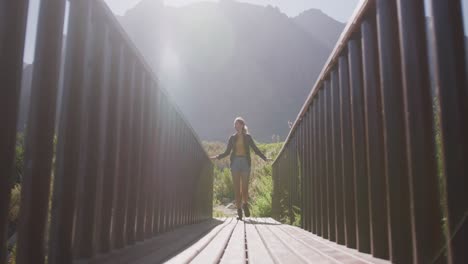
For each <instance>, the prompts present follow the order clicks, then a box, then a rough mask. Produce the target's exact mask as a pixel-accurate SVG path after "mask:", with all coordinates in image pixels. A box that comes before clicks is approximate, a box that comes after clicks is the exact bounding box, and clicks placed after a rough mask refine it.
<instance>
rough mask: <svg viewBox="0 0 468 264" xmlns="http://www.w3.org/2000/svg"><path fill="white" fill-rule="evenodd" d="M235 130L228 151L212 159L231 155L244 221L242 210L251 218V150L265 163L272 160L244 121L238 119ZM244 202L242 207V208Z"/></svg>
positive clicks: (238, 200) (239, 214)
mask: <svg viewBox="0 0 468 264" xmlns="http://www.w3.org/2000/svg"><path fill="white" fill-rule="evenodd" d="M234 128H235V129H236V131H237V133H236V134H234V135H232V136H231V137H230V138H229V141H228V145H227V148H226V151H224V153H222V154H219V155H217V156H213V157H211V158H212V159H222V158H224V157H226V156H227V155H229V154H231V173H232V180H233V184H234V194H235V196H236V207H237V215H238V219H239V220H242V209H244V213H245V216H246V217H249V216H250V211H249V206H248V203H247V202H248V200H249V176H250V165H251V159H250V148H252V149H253V150H254V152H255V153H256V154H257V155H258V156H260V157H261V158H262V159H263V160H264V161H269V160H270V159H269V158H267V157H265V155H263V153H262V152H261V151H260V150H259V149H258V147H257V146H256V145H255V142H254V141H253V139H252V136H250V134H248V132H247V126H246V125H245V121H244V119H242V118H241V117H238V118H236V119H235V120H234ZM241 200H242V207H241Z"/></svg>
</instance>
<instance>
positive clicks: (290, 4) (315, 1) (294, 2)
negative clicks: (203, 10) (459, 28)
mask: <svg viewBox="0 0 468 264" xmlns="http://www.w3.org/2000/svg"><path fill="white" fill-rule="evenodd" d="M105 1H106V3H107V4H108V5H109V7H110V8H111V9H112V11H113V12H114V13H116V14H118V15H123V14H125V12H126V11H127V10H128V9H130V8H132V7H134V6H135V5H136V4H137V3H138V2H140V1H141V0H105ZM146 1H161V0H146ZM162 1H163V2H164V4H165V5H168V6H184V5H188V4H191V3H194V2H202V1H211V2H218V1H219V0H162ZM237 1H239V2H247V3H251V4H257V5H264V6H266V5H272V6H276V7H278V8H279V9H280V10H281V11H282V12H284V13H285V14H287V15H288V16H291V17H294V16H297V15H298V14H300V13H301V12H303V11H305V10H308V9H311V8H317V9H320V10H322V11H323V12H324V13H326V14H327V15H329V16H331V17H333V18H334V19H336V20H338V21H341V22H346V21H348V19H349V18H350V16H351V15H352V13H353V11H354V9H355V8H356V6H357V5H358V3H359V2H360V0H237ZM426 1H427V0H426ZM447 1H452V0H447ZM29 3H30V6H29V19H28V27H27V34H26V47H25V54H24V61H25V62H27V63H31V62H32V61H33V58H34V39H35V38H36V33H35V31H36V24H37V14H38V9H39V3H40V0H30V1H29ZM462 3H463V13H464V14H465V17H468V0H462ZM465 34H466V35H468V18H466V19H465Z"/></svg>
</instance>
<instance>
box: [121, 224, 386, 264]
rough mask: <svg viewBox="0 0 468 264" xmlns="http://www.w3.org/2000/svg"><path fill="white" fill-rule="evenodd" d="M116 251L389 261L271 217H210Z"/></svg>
mask: <svg viewBox="0 0 468 264" xmlns="http://www.w3.org/2000/svg"><path fill="white" fill-rule="evenodd" d="M142 248H143V249H144V250H142ZM120 254H121V256H120V257H119V258H118V259H119V261H118V263H137V264H147V263H162V262H164V263H170V264H178V263H223V264H224V263H228V264H231V263H232V264H237V263H239V264H244V263H254V264H256V263H319V264H321V263H343V264H347V263H350V264H351V263H353V264H358V263H366V264H369V263H377V264H381V263H382V264H383V263H390V262H389V261H387V260H382V259H376V258H374V257H372V256H371V255H369V254H363V253H360V252H358V251H356V250H353V249H349V248H346V247H345V246H342V245H338V244H336V243H334V242H330V241H328V240H325V239H323V238H321V237H318V236H315V235H313V234H312V233H310V232H307V231H304V230H302V229H300V228H298V227H294V226H290V225H283V224H280V223H279V222H277V221H275V220H273V219H271V218H247V219H244V221H238V220H237V219H235V218H224V219H219V218H218V219H213V220H211V221H207V222H204V223H200V224H197V225H192V226H184V227H182V228H179V229H176V230H174V231H172V232H168V233H165V234H162V235H160V236H158V237H156V238H155V239H152V240H150V241H148V242H145V243H143V244H142V245H136V246H134V248H133V249H132V248H130V249H127V252H126V253H122V252H121V253H120ZM138 254H142V255H139V256H138V257H136V255H138ZM130 259H133V261H131V260H130ZM113 260H114V261H115V258H113Z"/></svg>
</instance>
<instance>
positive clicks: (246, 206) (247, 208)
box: [242, 203, 250, 217]
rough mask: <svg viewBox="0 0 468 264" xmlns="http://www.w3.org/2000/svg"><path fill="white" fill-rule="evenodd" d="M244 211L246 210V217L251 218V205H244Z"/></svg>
mask: <svg viewBox="0 0 468 264" xmlns="http://www.w3.org/2000/svg"><path fill="white" fill-rule="evenodd" d="M242 209H244V214H245V216H246V217H249V216H250V210H249V205H248V204H247V203H245V204H244V205H242Z"/></svg>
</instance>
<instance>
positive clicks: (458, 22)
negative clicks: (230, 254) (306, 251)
mask: <svg viewBox="0 0 468 264" xmlns="http://www.w3.org/2000/svg"><path fill="white" fill-rule="evenodd" d="M427 2H430V4H431V5H432V8H431V10H432V11H431V12H432V14H431V18H430V20H426V17H425V4H424V1H423V0H397V1H387V0H368V1H362V4H361V5H360V6H359V8H358V9H357V10H356V12H355V14H354V15H353V17H352V20H351V22H350V23H349V24H348V25H347V27H346V29H345V30H344V32H343V34H342V35H341V37H340V39H339V41H338V44H337V46H336V48H335V50H334V51H333V53H332V55H331V56H330V58H329V60H328V62H327V63H326V65H325V67H324V69H323V71H322V73H321V74H320V76H319V79H318V80H317V82H316V84H315V86H314V87H313V89H312V91H311V93H310V95H309V97H308V99H307V101H306V102H305V104H304V106H303V108H302V110H301V112H300V113H299V115H298V117H297V120H296V122H295V124H294V126H293V128H292V130H291V132H290V134H289V135H288V138H287V140H286V142H285V144H284V147H283V149H282V150H281V152H280V155H279V157H278V158H277V160H276V161H275V163H274V164H273V175H274V176H273V177H274V195H273V213H274V215H275V217H276V218H277V219H287V220H289V221H291V222H293V221H294V219H293V218H294V207H295V206H297V207H298V208H300V211H298V212H297V213H300V215H301V224H302V227H303V228H304V229H306V230H309V231H311V232H313V233H315V234H317V235H320V236H322V237H324V238H327V239H329V240H331V241H336V242H337V243H339V244H344V245H347V246H348V247H351V248H357V249H358V250H360V251H362V252H369V253H372V254H373V255H374V256H376V257H379V258H385V259H391V260H392V261H393V262H395V263H445V262H449V263H467V262H468V251H467V250H466V245H468V224H467V220H466V218H467V211H468V210H467V209H468V192H467V191H466V190H468V176H467V175H468V139H467V135H468V122H467V120H468V93H467V92H468V89H467V87H468V83H467V78H466V76H467V75H466V72H467V71H466V62H465V52H467V51H466V50H464V33H463V21H462V20H463V17H462V11H461V2H460V1H459V0H453V1H439V0H432V1H427ZM427 25H429V26H428V27H427V28H428V29H426V26H427ZM298 193H299V194H300V196H299V197H300V198H298V196H297V194H298Z"/></svg>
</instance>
